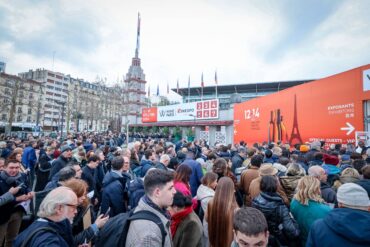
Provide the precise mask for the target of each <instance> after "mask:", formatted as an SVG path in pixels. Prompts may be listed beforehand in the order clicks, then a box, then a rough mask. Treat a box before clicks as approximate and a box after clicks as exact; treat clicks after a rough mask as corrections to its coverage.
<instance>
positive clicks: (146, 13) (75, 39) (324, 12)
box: [0, 0, 370, 93]
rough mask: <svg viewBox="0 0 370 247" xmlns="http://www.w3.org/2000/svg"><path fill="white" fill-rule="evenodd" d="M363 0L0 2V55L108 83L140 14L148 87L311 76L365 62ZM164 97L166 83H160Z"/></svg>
mask: <svg viewBox="0 0 370 247" xmlns="http://www.w3.org/2000/svg"><path fill="white" fill-rule="evenodd" d="M369 7H370V3H369V2H368V1H313V2H312V1H310V2H307V3H303V2H297V3H296V2H292V1H241V0H237V1H232V2H230V1H224V0H217V1H208V0H188V1H179V0H161V1H150V0H137V1H128V0H123V1H122V0H109V1H108V0H107V1H98V0H91V1H82V0H76V1H73V4H72V3H71V2H70V1H66V0H61V1H50V2H48V1H26V0H23V1H21V0H18V1H10V2H9V1H3V2H1V3H0V32H1V36H0V60H4V61H5V62H7V70H8V71H9V72H10V73H14V74H16V73H18V72H21V71H27V70H28V69H32V68H33V69H35V68H38V67H41V68H48V69H52V66H53V65H52V64H53V63H52V56H53V52H54V51H55V62H54V69H55V70H57V71H60V72H63V73H65V74H71V75H72V76H74V77H79V78H84V79H85V80H88V81H93V80H94V79H95V77H96V76H97V75H99V76H101V77H103V78H104V77H107V78H108V81H110V82H115V81H116V80H117V77H118V78H122V77H123V75H125V74H126V73H127V71H128V68H129V66H130V64H131V58H132V57H133V56H134V51H135V45H136V22H137V13H138V12H139V11H140V13H141V16H142V21H141V24H142V26H141V41H140V57H141V59H142V67H143V69H144V73H145V74H146V79H147V81H148V84H150V85H151V88H152V92H154V91H153V88H156V85H157V84H160V85H166V84H167V82H168V83H169V84H170V87H171V88H175V87H176V81H177V79H179V82H180V87H186V86H187V82H188V76H189V75H190V76H191V84H192V86H200V79H201V74H202V72H203V74H204V81H205V84H206V85H213V84H214V72H215V70H216V69H217V73H218V81H219V83H220V84H236V83H252V82H263V81H278V80H295V79H311V78H320V77H324V76H329V75H331V74H334V73H338V72H341V71H344V70H347V69H351V68H353V67H356V66H360V65H363V64H366V63H368V62H369V60H368V55H367V54H369V53H370V40H369V39H370V34H369V32H367V29H368V23H370V17H369V15H368V14H367V13H366V10H368V9H369ZM161 90H162V91H161V93H165V91H166V86H163V87H161Z"/></svg>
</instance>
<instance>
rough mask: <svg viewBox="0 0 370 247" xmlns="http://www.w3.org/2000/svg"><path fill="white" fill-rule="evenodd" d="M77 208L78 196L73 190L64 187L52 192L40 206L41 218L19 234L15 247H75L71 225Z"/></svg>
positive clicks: (39, 214)
mask: <svg viewBox="0 0 370 247" xmlns="http://www.w3.org/2000/svg"><path fill="white" fill-rule="evenodd" d="M77 206H78V202H77V196H76V194H75V193H74V192H73V191H72V190H71V189H69V188H67V187H64V186H62V187H58V188H56V189H54V190H52V191H51V192H50V193H49V194H48V195H47V196H46V197H45V199H44V200H43V201H42V203H41V205H40V209H39V211H38V213H37V216H38V217H40V218H39V219H37V220H36V221H35V222H33V223H32V224H31V225H30V226H29V227H28V228H27V229H26V230H24V231H23V232H22V233H21V234H19V236H18V237H17V239H16V240H15V241H14V245H13V246H14V247H18V246H22V244H23V243H25V244H26V245H25V246H27V247H36V246H37V247H40V246H48V247H53V246H60V247H68V246H74V243H73V236H72V227H71V224H72V222H73V218H74V217H75V216H76V213H77Z"/></svg>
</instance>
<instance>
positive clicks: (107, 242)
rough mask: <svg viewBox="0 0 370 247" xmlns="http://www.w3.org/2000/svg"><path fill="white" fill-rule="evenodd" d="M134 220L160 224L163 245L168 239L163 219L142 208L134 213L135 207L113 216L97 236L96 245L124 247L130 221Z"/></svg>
mask: <svg viewBox="0 0 370 247" xmlns="http://www.w3.org/2000/svg"><path fill="white" fill-rule="evenodd" d="M133 220H150V221H153V222H154V223H155V224H157V225H158V227H159V229H160V230H161V234H162V246H164V243H165V239H166V235H167V233H166V230H165V229H164V225H163V223H162V221H161V219H160V218H159V217H158V216H157V215H155V214H154V213H152V212H150V211H147V210H141V211H138V212H136V213H134V209H132V210H131V211H129V212H126V213H120V214H118V215H116V216H114V217H113V218H110V219H109V220H108V221H107V223H106V224H105V225H104V227H103V228H102V229H101V230H100V231H99V233H98V236H97V238H96V242H95V246H96V247H111V246H117V247H121V246H122V247H123V246H125V245H126V238H127V233H128V230H129V228H130V223H131V221H133Z"/></svg>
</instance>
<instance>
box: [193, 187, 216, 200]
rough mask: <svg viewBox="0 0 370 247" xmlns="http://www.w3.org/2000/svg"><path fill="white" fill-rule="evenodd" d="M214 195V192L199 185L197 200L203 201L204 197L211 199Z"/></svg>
mask: <svg viewBox="0 0 370 247" xmlns="http://www.w3.org/2000/svg"><path fill="white" fill-rule="evenodd" d="M214 195H215V191H214V190H213V189H211V188H209V187H207V186H205V185H203V184H201V185H200V186H199V188H198V191H197V199H198V200H203V199H204V198H206V197H213V196H214Z"/></svg>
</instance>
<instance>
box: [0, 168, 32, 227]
mask: <svg viewBox="0 0 370 247" xmlns="http://www.w3.org/2000/svg"><path fill="white" fill-rule="evenodd" d="M22 183H23V185H22V188H21V189H20V190H19V191H18V193H17V194H16V195H15V197H17V196H20V195H24V194H27V193H29V192H30V191H31V190H30V188H29V187H28V183H27V175H25V174H24V173H18V175H16V176H14V177H11V176H9V175H8V174H7V173H6V172H5V171H1V172H0V196H2V195H4V194H5V193H7V192H8V191H9V189H10V188H11V187H17V186H19V185H20V184H22ZM17 204H18V202H16V201H15V200H12V201H10V202H8V203H6V204H4V205H2V206H0V212H1V213H0V225H1V224H4V223H5V222H7V221H8V220H9V219H10V216H11V215H12V214H13V213H14V212H16V211H23V212H24V209H23V207H22V206H19V205H17Z"/></svg>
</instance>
